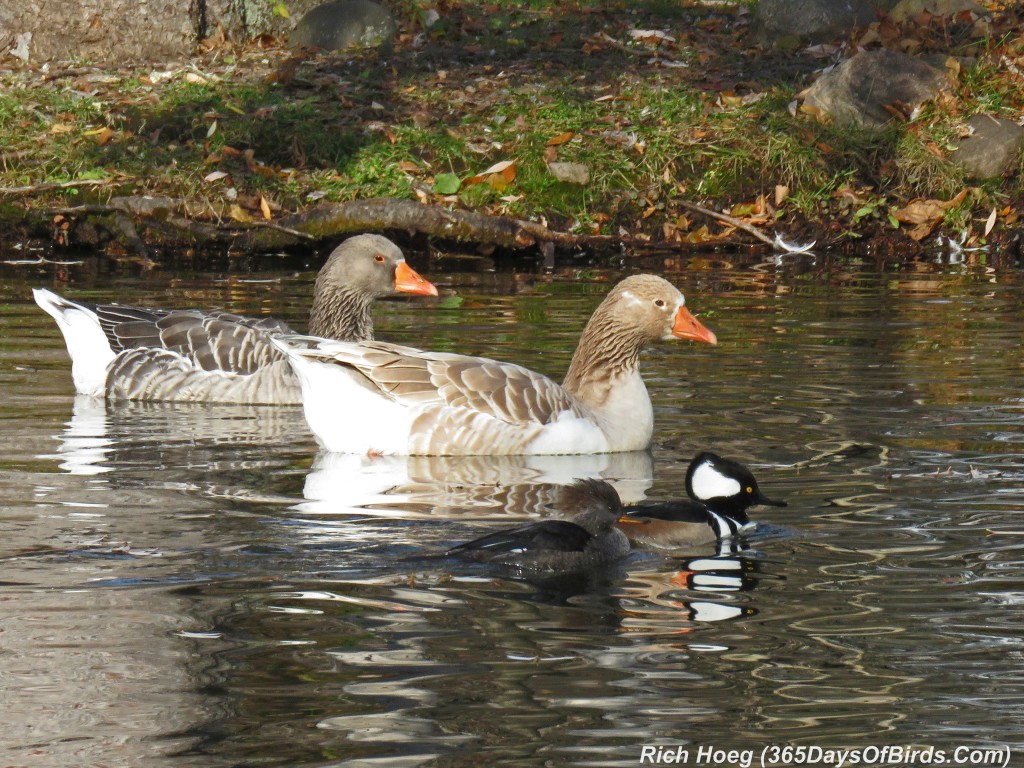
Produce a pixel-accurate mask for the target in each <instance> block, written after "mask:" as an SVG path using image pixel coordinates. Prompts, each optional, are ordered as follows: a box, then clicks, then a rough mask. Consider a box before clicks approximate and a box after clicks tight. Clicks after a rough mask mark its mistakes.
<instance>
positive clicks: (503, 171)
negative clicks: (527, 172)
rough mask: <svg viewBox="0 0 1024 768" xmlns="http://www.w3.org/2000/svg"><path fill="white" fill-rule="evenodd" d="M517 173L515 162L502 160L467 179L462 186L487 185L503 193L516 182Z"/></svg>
mask: <svg viewBox="0 0 1024 768" xmlns="http://www.w3.org/2000/svg"><path fill="white" fill-rule="evenodd" d="M517 172H518V171H517V169H516V163H515V161H514V160H502V161H501V162H499V163H495V164H494V165H492V166H491V167H490V168H488V169H487V170H486V171H484V172H483V173H478V174H476V175H475V176H470V177H469V178H468V179H465V180H464V181H463V182H462V184H463V186H470V185H472V184H480V183H486V184H488V185H490V186H491V187H492V188H493V189H495V190H497V191H498V192H501V191H503V190H504V189H505V188H507V187H508V185H509V184H511V183H512V182H513V181H515V180H516V173H517Z"/></svg>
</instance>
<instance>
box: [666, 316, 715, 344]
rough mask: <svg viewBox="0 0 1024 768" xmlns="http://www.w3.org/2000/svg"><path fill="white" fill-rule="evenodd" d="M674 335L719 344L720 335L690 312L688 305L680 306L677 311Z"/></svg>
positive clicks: (673, 326) (673, 329)
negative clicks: (706, 326)
mask: <svg viewBox="0 0 1024 768" xmlns="http://www.w3.org/2000/svg"><path fill="white" fill-rule="evenodd" d="M672 335H673V336H675V337H676V338H680V339H690V340H692V341H706V342H707V343H708V344H717V343H718V337H717V336H715V334H714V331H711V330H708V329H707V328H705V327H704V326H703V325H701V323H700V321H699V320H698V319H697V318H696V317H694V316H693V315H691V314H690V310H688V309H687V308H686V307H680V308H679V311H678V312H676V321H675V323H673V325H672Z"/></svg>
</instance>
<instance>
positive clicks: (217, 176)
mask: <svg viewBox="0 0 1024 768" xmlns="http://www.w3.org/2000/svg"><path fill="white" fill-rule="evenodd" d="M227 175H228V174H227V173H226V172H225V171H213V172H211V173H208V174H206V175H205V176H204V177H203V181H220V180H221V179H223V178H226V177H227Z"/></svg>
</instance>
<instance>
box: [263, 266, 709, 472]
mask: <svg viewBox="0 0 1024 768" xmlns="http://www.w3.org/2000/svg"><path fill="white" fill-rule="evenodd" d="M684 302H685V300H684V298H683V295H682V294H681V293H680V292H679V291H678V290H677V289H676V288H675V287H674V286H673V285H672V284H671V283H669V282H667V281H665V280H663V279H662V278H660V277H656V276H654V275H634V276H633V277H627V278H626V279H625V280H623V281H622V282H621V283H619V284H618V285H617V286H615V287H614V288H613V289H612V290H611V291H610V292H609V294H608V296H607V297H606V298H605V300H604V301H603V302H602V303H601V305H600V306H599V307H598V308H597V309H596V310H595V312H594V314H593V316H592V317H591V318H590V322H588V323H587V327H586V328H585V329H584V331H583V335H582V337H581V338H580V343H579V346H578V347H577V348H576V353H575V354H574V355H573V358H572V362H571V363H570V365H569V372H568V373H567V374H566V376H565V381H564V382H563V383H562V385H561V386H559V385H558V384H556V383H555V382H553V381H551V379H549V378H547V377H546V376H543V375H541V374H539V373H535V372H533V371H531V370H528V369H526V368H523V367H522V366H518V365H513V364H511V363H501V362H497V361H495V360H489V359H487V358H483V357H467V356H465V355H454V354H446V353H441V352H423V351H420V350H417V349H411V348H409V347H401V346H397V345H395V344H385V343H381V342H364V343H360V344H352V343H343V342H337V341H330V340H326V339H318V338H312V337H309V336H280V337H276V338H275V339H274V344H275V345H277V346H278V347H279V348H280V349H282V350H283V351H285V352H286V353H287V354H288V358H289V361H290V362H291V364H292V367H293V369H294V370H295V373H296V374H297V375H298V378H299V380H300V382H301V383H302V402H303V406H304V408H305V414H306V421H308V422H309V426H310V428H311V429H312V430H313V433H314V434H315V435H316V437H317V439H318V440H319V441H320V444H321V445H322V446H323V447H324V448H325V449H326V450H328V451H335V452H339V453H367V452H368V453H371V454H377V453H380V454H410V455H499V454H559V453H576V454H579V453H612V452H617V451H633V450H642V449H645V448H647V447H648V446H649V445H650V442H651V436H652V434H653V431H654V412H653V408H652V407H651V400H650V397H649V396H648V394H647V388H646V387H645V386H644V382H643V379H642V378H641V376H640V368H639V359H640V352H641V350H643V349H644V348H645V347H646V346H648V345H649V344H650V343H652V342H654V341H657V340H658V339H671V338H673V337H675V338H681V339H693V340H695V341H705V342H708V343H710V344H715V343H717V340H716V338H715V334H714V333H712V332H711V331H709V330H708V329H707V328H705V327H704V326H703V325H701V324H700V322H698V321H697V319H696V318H694V317H693V315H691V314H690V312H689V311H688V310H687V309H686V307H685V306H684Z"/></svg>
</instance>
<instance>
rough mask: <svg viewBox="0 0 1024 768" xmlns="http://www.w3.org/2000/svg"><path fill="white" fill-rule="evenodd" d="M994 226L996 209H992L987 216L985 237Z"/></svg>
mask: <svg viewBox="0 0 1024 768" xmlns="http://www.w3.org/2000/svg"><path fill="white" fill-rule="evenodd" d="M995 225H996V209H995V208H993V209H992V213H990V214H989V215H988V219H987V220H986V221H985V235H984V236H985V237H988V234H989V232H991V231H992V227H994V226H995Z"/></svg>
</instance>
